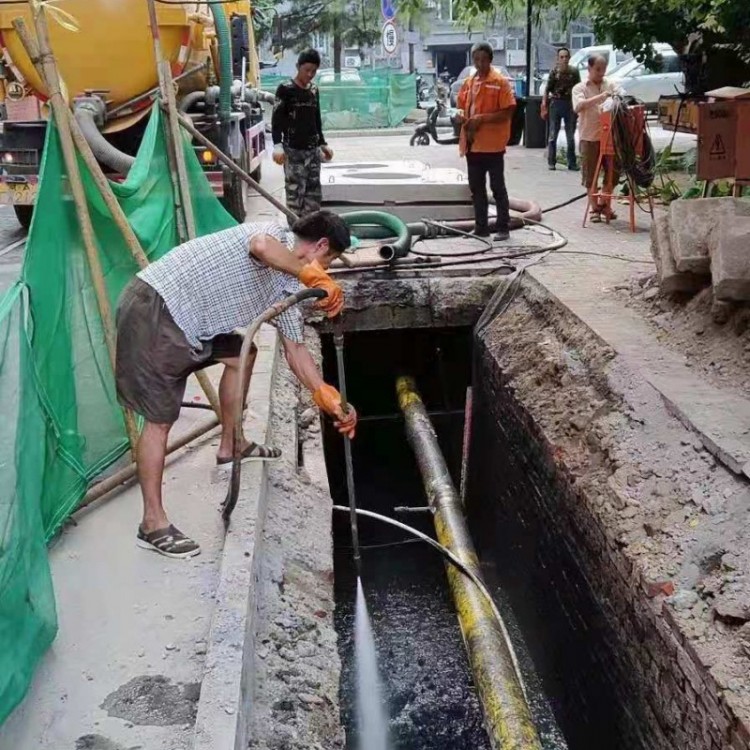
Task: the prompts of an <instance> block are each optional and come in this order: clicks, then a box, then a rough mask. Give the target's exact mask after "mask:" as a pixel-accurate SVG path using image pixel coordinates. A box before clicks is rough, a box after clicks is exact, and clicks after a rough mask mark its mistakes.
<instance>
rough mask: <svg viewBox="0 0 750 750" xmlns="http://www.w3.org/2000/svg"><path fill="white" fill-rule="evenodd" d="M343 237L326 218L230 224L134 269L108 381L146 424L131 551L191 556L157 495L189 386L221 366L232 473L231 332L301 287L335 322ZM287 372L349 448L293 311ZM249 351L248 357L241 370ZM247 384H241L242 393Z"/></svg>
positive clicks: (342, 417) (257, 448)
mask: <svg viewBox="0 0 750 750" xmlns="http://www.w3.org/2000/svg"><path fill="white" fill-rule="evenodd" d="M350 240H351V238H350V234H349V229H348V227H347V226H346V224H345V223H344V222H343V220H342V219H341V218H340V217H338V216H336V215H335V214H333V213H331V212H329V211H318V212H316V213H313V214H310V215H308V216H306V217H304V218H303V219H300V220H298V221H297V222H296V223H295V224H294V226H293V227H292V231H291V232H287V231H286V230H284V229H283V228H282V227H281V226H279V225H276V224H240V225H239V226H236V227H233V228H232V229H227V230H225V231H223V232H217V233H216V234H211V235H207V236H205V237H199V238H197V239H194V240H190V241H189V242H186V243H184V244H182V245H180V246H178V247H176V248H175V249H174V250H172V251H171V252H169V253H168V254H167V255H165V256H164V257H162V258H161V259H159V260H158V261H156V263H153V264H152V265H150V266H148V267H147V268H145V269H143V270H142V271H141V272H140V273H139V274H138V275H137V276H136V278H135V279H133V281H132V282H131V283H130V284H129V285H128V286H127V288H126V289H125V291H124V292H123V294H122V297H121V299H120V304H119V307H118V310H117V358H116V366H115V376H116V382H117V395H118V399H119V401H120V403H122V404H123V405H124V406H126V407H128V408H129V409H132V410H133V411H134V412H136V413H137V414H140V415H141V416H143V417H144V419H145V420H146V423H145V426H144V428H143V432H142V434H141V437H140V440H139V441H138V447H137V461H138V480H139V482H140V485H141V491H142V494H143V518H142V521H141V524H140V526H139V528H138V534H137V543H138V545H139V546H141V547H144V548H146V549H152V550H155V551H156V552H159V553H160V554H162V555H165V556H167V557H192V556H193V555H197V554H198V553H199V552H200V547H199V545H198V543H197V542H195V541H193V540H192V539H190V538H189V537H187V536H185V534H183V533H182V532H180V531H179V530H178V529H177V528H176V527H175V526H173V525H172V524H171V523H170V522H169V519H168V518H167V514H166V512H165V510H164V506H163V502H162V494H161V485H162V478H163V474H164V461H165V458H166V447H167V436H168V434H169V431H170V429H171V427H172V425H173V424H174V422H176V421H177V418H178V416H179V413H180V406H181V404H182V399H183V397H184V393H185V385H186V381H187V378H188V376H189V375H190V374H191V373H193V372H196V371H198V370H201V369H203V368H204V367H208V366H210V365H213V364H216V363H221V364H223V365H224V372H223V374H222V377H221V382H220V384H219V400H220V402H221V413H222V434H221V442H220V444H219V449H218V453H217V459H216V462H217V464H218V465H219V466H231V462H232V455H233V452H234V441H233V424H232V414H233V402H234V398H235V394H236V392H237V388H238V386H239V380H238V378H239V372H238V366H239V356H238V355H239V352H240V348H241V346H242V337H241V336H240V335H239V334H237V333H235V331H236V329H238V328H243V327H245V326H247V325H249V324H250V322H251V321H252V320H253V319H254V318H256V317H257V316H258V315H259V314H260V313H262V312H263V311H264V310H266V309H267V308H268V307H270V306H271V305H273V304H275V303H276V302H280V301H281V300H282V299H284V298H285V297H287V296H288V295H290V294H294V293H295V292H297V291H299V289H300V288H301V285H302V286H307V287H311V288H317V289H323V290H325V291H326V292H327V295H328V296H327V297H326V298H325V299H323V300H321V301H320V302H319V303H318V305H319V306H320V307H321V308H322V309H323V310H324V311H325V312H326V313H327V314H328V315H329V317H334V316H336V315H338V314H339V313H340V312H341V310H342V308H343V306H344V299H343V293H342V291H341V287H339V285H338V284H337V283H336V282H335V281H333V279H332V278H331V277H330V276H329V275H328V273H327V268H328V266H329V264H330V263H331V261H333V260H334V259H335V258H337V257H338V256H339V255H340V254H341V253H342V252H343V251H344V250H345V249H346V248H347V247H348V246H349V244H350ZM274 323H275V325H276V327H277V328H278V330H279V333H280V334H281V341H282V344H283V347H284V352H285V354H286V358H287V361H288V362H289V366H290V368H291V369H292V371H293V372H294V374H295V375H296V376H297V378H298V379H299V380H300V382H301V383H302V384H303V385H305V386H306V387H307V388H308V389H309V390H310V391H311V392H312V394H313V399H314V400H315V403H316V404H317V405H318V406H319V407H320V408H321V409H322V410H323V411H324V412H326V413H327V414H329V415H330V416H331V417H332V418H333V419H334V421H335V423H336V426H337V427H338V429H339V431H340V432H342V433H343V434H345V435H346V436H348V437H349V438H352V437H354V431H355V427H356V423H357V415H356V412H355V411H354V409H351V410H350V411H349V412H348V413H347V414H345V413H344V412H343V410H342V407H341V396H340V394H339V393H338V391H337V390H336V389H335V388H334V387H333V386H330V385H327V384H326V383H324V382H323V378H322V376H321V374H320V371H319V369H318V366H317V364H316V363H315V360H314V359H313V358H312V356H311V354H310V352H309V351H308V350H307V348H306V347H305V345H304V339H303V326H304V321H303V317H302V312H301V310H300V309H299V307H293V308H291V309H289V310H287V311H286V312H284V313H282V314H281V315H279V316H278V317H277V318H276V319H275V321H274ZM255 354H256V350H255V348H254V347H253V351H252V354H251V363H250V365H251V366H250V371H252V363H253V362H254V359H255ZM248 386H249V381H248V382H247V383H245V384H244V387H245V393H247V388H248ZM280 456H281V452H280V451H279V450H278V449H276V448H273V447H270V446H265V445H256V444H255V443H249V442H247V441H246V440H244V438H243V444H242V457H243V460H274V459H277V458H279V457H280Z"/></svg>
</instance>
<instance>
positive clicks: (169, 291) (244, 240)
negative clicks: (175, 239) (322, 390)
mask: <svg viewBox="0 0 750 750" xmlns="http://www.w3.org/2000/svg"><path fill="white" fill-rule="evenodd" d="M257 235H269V236H271V237H274V238H276V239H277V240H279V242H281V243H282V244H284V245H286V246H287V247H288V248H289V250H290V251H291V250H292V249H293V247H294V235H293V234H292V233H291V232H287V231H286V230H284V229H283V228H282V227H281V226H279V225H278V224H270V223H269V224H240V225H239V226H236V227H232V228H231V229H225V230H224V231H222V232H216V233H215V234H208V235H205V236H204V237H197V238H196V239H194V240H190V241H189V242H185V243H183V244H182V245H178V246H177V247H176V248H174V250H171V251H170V252H169V253H167V254H166V255H164V256H163V257H162V258H160V259H159V260H157V261H156V262H155V263H152V264H151V265H150V266H147V267H146V268H144V269H143V270H142V271H141V272H140V273H139V274H138V276H139V277H140V278H141V279H142V280H143V281H145V282H146V283H147V284H148V285H149V286H151V287H153V288H154V289H155V290H156V291H157V292H158V293H159V294H160V295H161V297H162V299H163V300H164V303H165V304H166V306H167V309H168V310H169V313H170V315H171V316H172V318H173V319H174V322H175V323H176V324H177V325H178V326H179V327H180V328H181V329H182V331H183V333H184V334H185V337H186V338H187V340H188V342H189V343H190V345H191V346H193V347H195V348H196V349H201V348H202V347H203V345H202V343H201V342H202V341H208V340H210V339H212V338H214V336H218V335H219V334H222V333H231V332H232V331H234V330H235V329H236V328H244V327H246V326H248V325H249V324H250V323H251V322H252V321H253V320H254V319H255V318H256V317H257V316H258V315H260V313H262V312H263V311H264V310H265V309H266V308H268V307H270V306H271V305H273V304H275V303H276V302H279V301H281V300H282V299H284V297H287V296H288V295H290V294H294V293H295V292H298V291H299V290H300V289H301V288H302V286H301V284H300V283H299V281H297V279H296V278H294V276H290V275H289V274H286V273H283V272H282V271H276V270H275V269H273V268H269V267H268V266H266V265H264V264H262V263H260V261H258V260H256V259H255V258H253V257H252V256H251V255H250V240H251V238H252V237H255V236H257ZM274 324H275V325H276V326H277V327H278V329H279V331H280V332H281V334H282V335H283V336H284V337H285V338H287V339H290V340H291V341H295V342H297V343H301V342H302V337H303V333H302V332H303V325H304V323H303V319H302V312H301V310H300V308H299V307H292V308H291V309H289V310H287V311H286V312H283V313H282V314H281V315H279V316H278V317H277V318H276V319H275V320H274Z"/></svg>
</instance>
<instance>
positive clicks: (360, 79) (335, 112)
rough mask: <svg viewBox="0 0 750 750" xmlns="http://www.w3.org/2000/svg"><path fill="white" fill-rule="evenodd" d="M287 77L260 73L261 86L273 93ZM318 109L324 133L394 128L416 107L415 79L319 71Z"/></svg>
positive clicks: (382, 72) (378, 73) (379, 72)
mask: <svg viewBox="0 0 750 750" xmlns="http://www.w3.org/2000/svg"><path fill="white" fill-rule="evenodd" d="M288 80H289V77H288V76H278V75H265V74H261V86H262V87H263V89H264V90H265V91H271V92H275V91H276V88H277V86H278V85H279V84H280V83H282V82H283V81H288ZM315 83H316V84H317V85H318V88H319V89H320V110H321V113H322V115H323V128H324V129H325V130H362V129H365V128H389V127H395V126H396V125H399V124H400V123H402V122H403V121H404V119H405V118H406V116H407V115H408V114H409V112H411V111H412V110H413V109H414V108H415V107H416V106H417V94H416V77H415V76H414V75H413V74H406V73H391V72H390V71H389V70H387V69H384V70H356V71H354V70H350V71H344V72H342V73H337V74H333V73H328V72H326V71H321V73H320V74H319V75H318V77H317V78H316V79H315Z"/></svg>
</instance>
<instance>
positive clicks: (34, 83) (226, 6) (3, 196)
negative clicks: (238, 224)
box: [0, 0, 273, 228]
mask: <svg viewBox="0 0 750 750" xmlns="http://www.w3.org/2000/svg"><path fill="white" fill-rule="evenodd" d="M64 9H65V11H66V12H67V13H69V14H70V16H71V17H72V19H74V21H75V25H76V26H77V27H78V30H77V31H74V30H71V28H70V26H71V24H68V23H66V24H59V23H56V22H55V21H54V20H52V19H50V23H49V30H50V39H51V46H52V50H53V53H54V55H55V58H56V60H57V64H58V68H59V70H60V74H61V77H62V79H63V82H64V86H65V89H66V94H67V97H68V101H69V102H70V105H71V107H72V108H73V111H74V113H75V117H76V119H77V121H78V123H79V125H80V126H81V129H82V131H83V133H84V135H85V137H86V139H87V141H88V142H89V144H90V145H91V147H92V150H93V151H94V154H96V156H97V159H98V160H99V162H100V163H101V165H102V167H103V168H104V170H105V172H106V173H107V174H108V176H109V177H110V178H111V179H115V180H122V179H124V178H125V177H126V176H127V174H128V171H129V169H130V167H131V166H132V164H133V162H134V156H135V154H136V153H137V151H138V146H139V144H140V141H141V138H142V136H143V133H144V130H145V128H146V124H147V121H148V114H149V112H150V110H151V108H152V107H153V106H154V103H155V101H156V98H157V92H158V74H157V68H156V61H155V57H154V47H153V39H152V36H151V29H150V26H149V15H148V6H147V4H146V0H66V2H65V4H64ZM156 11H157V20H158V24H159V32H160V36H161V44H162V49H163V53H164V57H165V59H167V60H169V62H170V64H171V67H172V73H173V77H174V78H175V82H176V86H178V90H177V102H178V106H179V109H180V110H181V112H183V113H184V114H186V115H187V116H188V117H190V118H191V119H192V120H193V123H194V125H195V126H196V128H197V129H198V130H199V131H201V133H202V134H203V135H205V136H206V137H208V138H209V139H210V140H211V141H212V142H213V143H215V144H216V145H217V146H218V147H219V148H220V149H221V150H222V151H224V152H225V153H227V154H229V155H230V156H231V157H232V159H233V160H235V161H236V162H237V163H238V164H239V165H240V166H241V167H242V168H243V169H244V170H245V171H246V172H249V173H250V174H251V175H252V176H253V177H254V178H255V179H256V180H259V179H260V171H261V159H262V156H263V153H264V151H265V149H266V126H265V122H264V120H263V108H262V103H263V102H264V101H270V102H272V101H273V96H272V95H270V94H266V93H265V92H262V91H261V90H260V89H259V64H258V56H257V52H256V45H255V37H254V33H253V27H252V19H251V6H250V3H249V2H248V0H244V1H243V0H239V1H238V2H227V0H217V2H211V1H210V0H209V2H202V3H200V2H198V3H196V2H184V3H183V2H175V1H174V0H169V2H159V3H157V5H156ZM18 17H21V18H23V19H24V20H25V22H26V25H27V27H28V28H33V23H32V19H31V14H30V9H29V5H28V3H27V2H18V3H14V2H10V3H9V2H7V1H6V2H3V3H2V4H1V5H0V47H1V48H2V60H1V61H0V204H5V205H12V206H13V208H14V210H15V212H16V215H17V217H18V219H19V221H20V222H21V224H23V225H24V226H25V227H27V228H28V226H29V224H30V223H31V216H32V213H33V208H34V200H35V196H36V192H37V183H38V176H39V169H40V162H41V156H42V150H43V148H44V139H45V133H46V128H47V121H48V119H49V116H50V112H49V107H48V104H47V95H46V91H45V88H44V85H43V83H42V81H41V80H40V78H39V76H38V74H37V72H36V70H35V68H34V66H33V64H32V62H31V60H30V59H29V57H28V55H27V54H26V51H25V49H24V47H23V45H22V43H21V40H20V38H19V37H18V35H17V34H16V32H15V30H14V28H13V20H14V19H16V18H18ZM66 27H67V28H66ZM195 148H196V153H197V155H198V159H199V161H200V163H201V164H202V166H203V168H204V170H205V172H206V175H207V177H208V179H209V181H210V182H211V185H212V187H213V189H214V192H215V193H216V194H217V195H218V196H219V197H220V199H221V200H222V201H223V203H224V205H225V206H226V208H227V210H228V211H229V212H230V213H231V214H232V215H233V216H235V218H237V219H238V220H239V221H242V220H244V218H245V185H244V183H243V182H242V181H241V180H240V179H238V178H237V177H236V176H235V175H234V173H232V172H230V171H229V170H228V169H226V167H223V166H222V165H221V164H219V163H218V162H217V161H216V160H215V158H214V156H213V154H212V153H211V152H210V151H208V150H206V149H205V148H203V147H201V146H199V145H196V147H195Z"/></svg>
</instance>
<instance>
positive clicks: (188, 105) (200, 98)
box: [177, 91, 206, 114]
mask: <svg viewBox="0 0 750 750" xmlns="http://www.w3.org/2000/svg"><path fill="white" fill-rule="evenodd" d="M204 101H206V92H205V91H191V92H190V93H189V94H185V96H183V97H182V99H180V103H179V106H178V107H177V108H178V109H179V110H180V112H182V113H183V114H185V113H187V112H189V111H190V110H191V109H192V108H193V107H194V106H195V105H196V104H198V102H204Z"/></svg>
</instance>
